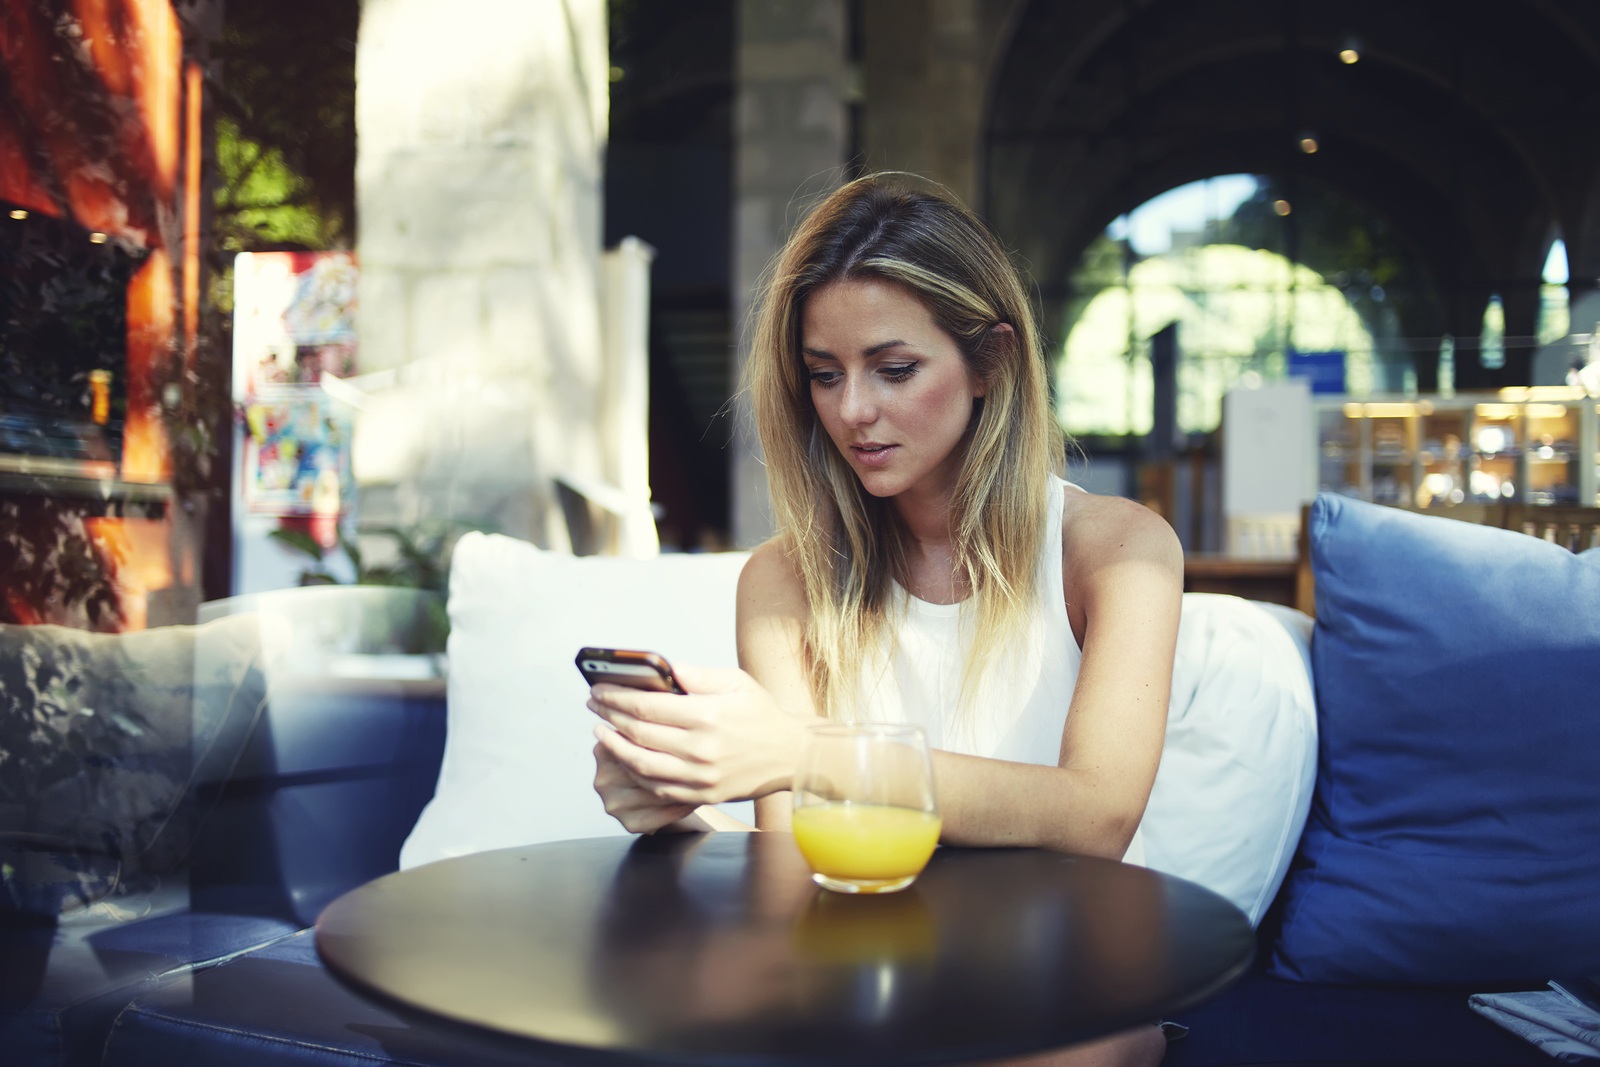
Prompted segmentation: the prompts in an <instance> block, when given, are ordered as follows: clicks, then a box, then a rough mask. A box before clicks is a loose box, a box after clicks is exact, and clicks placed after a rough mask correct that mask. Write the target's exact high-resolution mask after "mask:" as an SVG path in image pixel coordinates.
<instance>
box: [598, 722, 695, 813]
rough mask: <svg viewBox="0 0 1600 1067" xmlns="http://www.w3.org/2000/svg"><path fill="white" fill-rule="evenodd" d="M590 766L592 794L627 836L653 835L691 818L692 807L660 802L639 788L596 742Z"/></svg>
mask: <svg viewBox="0 0 1600 1067" xmlns="http://www.w3.org/2000/svg"><path fill="white" fill-rule="evenodd" d="M602 729H609V727H602ZM594 762H595V772H594V791H595V792H596V793H599V794H600V800H601V802H602V803H603V804H605V807H606V814H607V815H610V816H611V817H612V818H613V819H616V820H617V821H618V822H620V823H621V824H622V825H623V827H624V828H625V829H626V830H627V831H628V832H629V833H635V834H653V833H655V832H656V831H657V830H661V829H664V828H666V827H669V826H671V825H672V824H673V823H676V822H678V821H680V820H682V819H685V818H687V817H688V816H690V815H692V814H694V810H695V805H693V804H678V803H674V802H672V801H670V800H663V799H661V798H660V797H659V796H657V795H656V794H655V793H653V792H652V791H651V790H649V789H646V788H645V787H644V786H642V785H640V784H639V782H638V780H637V779H635V778H634V777H633V775H632V774H630V773H628V769H627V768H626V767H624V766H623V765H622V764H621V763H619V762H618V761H617V758H616V757H615V756H613V755H612V754H611V752H610V750H609V749H607V748H606V746H605V745H603V744H599V743H598V742H597V743H596V744H595V746H594Z"/></svg>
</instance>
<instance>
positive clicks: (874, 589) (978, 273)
mask: <svg viewBox="0 0 1600 1067" xmlns="http://www.w3.org/2000/svg"><path fill="white" fill-rule="evenodd" d="M865 278H876V279H882V280H884V281H888V282H893V283H896V284H898V285H902V286H904V287H905V288H906V289H907V290H909V291H910V292H911V293H912V294H913V295H915V296H916V297H917V298H918V299H919V300H921V301H922V303H923V304H924V305H925V306H926V307H927V309H928V311H929V312H930V313H931V314H932V316H933V319H934V321H935V322H936V323H937V324H938V325H939V327H940V328H941V329H943V330H944V331H945V333H947V334H948V335H949V336H950V337H951V338H953V339H954V340H955V342H956V344H957V345H958V347H959V348H960V350H961V353H962V355H963V357H964V358H965V359H966V361H967V365H968V367H969V368H970V369H971V371H972V372H973V373H974V374H975V375H976V376H977V378H978V380H979V381H981V382H983V383H984V387H985V394H984V396H983V397H982V399H980V400H977V401H975V402H974V405H973V417H972V424H971V426H970V427H969V429H968V432H967V434H966V436H965V437H964V439H963V443H962V445H961V446H959V447H962V448H964V450H965V451H964V455H963V456H962V460H961V464H960V469H959V473H958V474H957V477H956V487H955V494H954V498H953V499H952V501H951V508H950V535H951V542H952V545H953V548H954V560H955V567H956V577H957V581H958V583H964V584H965V586H966V587H967V589H969V590H970V596H971V605H970V608H969V610H971V611H972V612H973V614H972V615H971V616H969V618H970V619H971V620H972V622H973V624H974V629H973V640H972V642H971V644H970V645H969V646H968V647H969V649H970V651H969V653H968V658H967V662H966V663H965V664H964V666H963V673H962V677H963V683H962V687H961V688H962V696H961V706H962V707H963V709H965V708H969V707H970V706H971V704H972V697H973V695H974V693H973V691H972V690H973V689H974V687H975V686H976V684H977V679H978V678H979V677H980V676H981V675H982V673H983V671H984V669H985V668H986V667H987V666H988V665H989V663H990V662H991V661H992V660H993V658H994V656H995V654H996V652H997V651H998V650H999V649H1000V648H1002V647H1004V645H1005V643H1006V641H1007V640H1008V639H1009V638H1010V637H1012V636H1013V635H1015V634H1017V633H1018V632H1019V631H1020V630H1021V628H1022V627H1024V625H1025V622H1026V619H1027V617H1028V614H1029V610H1030V607H1031V604H1032V601H1033V597H1034V595H1035V594H1036V592H1037V590H1036V585H1037V577H1036V568H1037V563H1038V554H1039V546H1040V543H1041V538H1042V537H1043V536H1044V523H1045V517H1046V514H1047V510H1048V496H1047V490H1048V475H1049V474H1050V473H1052V472H1054V473H1057V474H1059V473H1060V472H1061V470H1062V464H1063V460H1064V447H1063V446H1064V441H1063V438H1062V435H1061V433H1060V431H1059V429H1058V428H1057V427H1056V424H1055V421H1054V419H1053V418H1052V416H1051V413H1050V401H1049V391H1048V386H1047V384H1046V377H1045V365H1044V354H1043V351H1042V349H1041V346H1040V340H1039V332H1038V328H1037V325H1036V323H1035V319H1034V314H1033V308H1032V305H1031V304H1030V302H1029V299H1028V294H1027V292H1026V290H1025V289H1024V287H1023V284H1022V280H1021V277H1020V276H1019V273H1018V271H1017V269H1016V268H1015V267H1014V266H1013V265H1012V263H1011V261H1010V259H1009V257H1008V256H1007V255H1006V252H1005V250H1004V249H1003V248H1002V247H1001V246H1000V244H999V242H998V241H997V240H996V239H995V238H994V236H993V234H991V233H990V232H989V230H988V229H987V228H986V227H985V226H984V224H983V223H982V222H981V221H979V219H978V218H977V217H976V216H975V215H973V214H972V212H970V211H969V210H967V209H966V208H965V207H963V206H961V205H960V204H959V203H957V202H955V200H954V199H952V198H950V197H948V196H945V195H943V194H942V193H940V192H936V191H929V190H926V189H922V188H915V187H913V186H912V185H911V184H910V183H908V182H907V181H906V180H905V176H897V175H887V174H876V175H869V176H867V177H864V178H859V179H857V180H855V181H852V182H850V183H848V184H846V185H844V186H843V187H842V188H840V189H838V190H837V191H835V192H834V193H832V194H831V195H829V196H828V197H827V198H826V199H824V200H822V201H821V202H820V203H819V204H818V205H817V206H816V207H815V208H814V209H812V211H811V212H810V214H809V215H808V216H807V217H806V218H805V220H804V221H803V222H802V223H801V224H800V226H799V228H798V229H797V230H796V231H795V232H794V234H793V236H791V237H790V238H789V241H788V243H787V244H786V245H785V246H784V248H783V250H782V251H781V252H780V253H779V255H778V256H777V258H776V259H775V260H774V262H773V264H772V266H771V267H770V268H769V274H768V277H767V279H766V282H765V285H764V287H763V296H762V299H761V303H760V305H759V310H758V313H757V316H756V320H755V332H754V335H753V336H752V338H751V351H750V358H749V360H748V362H747V364H746V388H747V389H748V390H749V392H750V396H751V402H752V408H753V412H754V416H755V421H756V428H757V431H758V432H759V434H760V438H761V444H762V447H763V449H764V450H765V453H766V468H767V480H768V487H769V489H770V491H771V495H772V504H773V512H774V518H775V519H776V522H777V526H778V530H779V533H780V536H781V537H782V538H783V541H784V545H785V549H786V551H787V552H788V554H789V556H790V558H791V559H792V560H793V561H794V563H795V566H796V569H797V570H798V572H799V574H800V576H801V579H802V582H803V584H804V588H805V596H806V602H807V607H808V609H809V611H808V620H807V624H806V629H805V634H804V646H803V652H804V656H805V666H806V670H807V674H808V676H809V680H810V685H811V692H812V696H813V698H814V700H815V701H816V705H817V708H818V710H819V711H820V712H821V713H822V714H824V715H826V716H828V717H829V718H834V719H839V718H850V717H852V715H853V711H854V702H855V701H856V700H857V699H858V698H859V696H860V689H859V688H858V687H859V685H860V681H861V678H862V667H863V664H864V663H866V662H868V657H869V656H870V655H872V654H873V653H874V651H875V650H878V649H884V648H887V647H888V646H887V644H886V638H888V637H890V636H892V632H893V626H894V623H895V620H894V619H892V618H891V617H890V612H889V607H890V605H891V603H892V596H891V593H892V586H893V583H894V582H896V581H898V582H900V583H902V584H905V583H906V581H907V578H908V574H907V566H906V560H907V551H906V550H907V547H908V545H907V538H906V533H905V531H904V529H903V527H902V526H901V524H900V522H899V520H898V516H897V512H896V511H895V508H894V507H893V505H892V503H890V502H889V501H886V500H880V499H878V498H876V497H874V496H872V495H871V494H870V493H867V492H866V491H865V490H864V489H863V488H862V487H861V483H860V480H859V479H858V478H857V477H856V474H855V472H854V471H853V470H852V469H851V467H850V465H849V463H848V462H847V461H846V460H845V459H844V457H843V456H841V455H840V454H839V453H838V451H837V449H836V448H835V447H834V445H833V442H832V441H831V440H830V439H829V437H828V435H827V432H826V431H825V430H824V429H823V427H822V425H821V423H820V421H819V420H818V418H817V414H816V410H815V409H814V407H813V406H812V402H811V389H810V380H809V377H808V375H807V373H806V368H805V365H804V362H803V360H802V357H801V338H800V319H801V313H802V309H803V308H804V305H805V301H806V299H807V298H808V297H809V296H810V295H811V294H812V293H814V292H816V291H817V290H818V289H819V288H821V287H822V286H824V285H828V284H830V283H832V282H837V281H844V280H853V279H865ZM1002 323H1004V324H1007V325H1009V326H1010V328H1011V329H1010V331H1009V332H1008V331H1005V330H997V329H996V327H997V326H999V325H1000V324H1002Z"/></svg>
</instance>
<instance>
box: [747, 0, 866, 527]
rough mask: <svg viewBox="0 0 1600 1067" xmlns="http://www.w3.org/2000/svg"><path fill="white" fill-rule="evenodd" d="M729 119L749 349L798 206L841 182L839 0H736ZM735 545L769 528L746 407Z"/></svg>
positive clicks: (844, 134) (844, 143) (845, 136)
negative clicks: (761, 294) (758, 301)
mask: <svg viewBox="0 0 1600 1067" xmlns="http://www.w3.org/2000/svg"><path fill="white" fill-rule="evenodd" d="M737 17H738V19H739V29H738V38H737V44H736V48H737V51H738V56H737V59H736V64H737V72H738V82H739V84H738V90H737V93H738V95H737V103H736V113H735V119H734V124H735V125H734V139H735V149H734V181H733V196H734V204H733V234H734V236H733V278H732V286H731V288H732V294H733V296H732V299H733V320H732V321H733V323H734V329H735V331H736V336H737V337H738V339H739V347H738V353H739V355H738V361H739V362H738V365H739V366H740V367H741V368H742V367H743V366H744V360H745V357H746V355H747V354H748V351H749V331H750V324H749V322H748V321H747V320H748V317H749V312H750V309H751V305H752V303H753V301H754V298H755V296H756V292H755V289H756V285H757V282H758V280H759V279H760V277H761V274H762V272H763V271H764V270H765V269H766V267H767V264H768V263H769V262H770V261H771V259H772V257H773V255H775V254H776V253H777V251H778V249H779V247H780V246H781V245H782V244H783V241H784V239H785V238H786V237H787V236H788V235H789V232H790V231H791V230H792V229H793V227H794V224H795V223H796V221H798V219H799V218H800V216H801V215H802V214H803V213H804V210H805V208H806V207H807V206H808V205H809V204H811V203H812V202H814V201H815V200H816V199H817V197H819V196H820V195H822V194H824V193H826V192H828V191H829V190H831V189H832V188H834V187H836V186H837V185H838V184H839V182H840V180H841V179H842V178H843V164H844V161H845V155H846V152H847V151H848V144H849V130H848V126H849V124H848V120H847V114H846V107H845V94H846V90H847V87H848V71H847V64H846V57H845V48H846V32H845V25H846V24H845V5H844V2H843V0H740V3H739V7H738V15H737ZM733 438H734V456H733V460H732V464H731V467H732V469H731V472H730V473H731V477H732V488H733V492H732V515H731V516H730V517H731V520H732V527H733V539H734V543H735V544H737V545H739V546H741V547H749V546H751V545H754V544H757V543H759V542H760V541H762V540H763V539H765V538H766V537H767V536H769V535H770V534H771V532H772V518H771V508H770V504H769V501H768V498H767V482H766V476H765V474H764V473H763V471H762V467H761V460H760V454H759V445H758V443H757V441H756V437H755V427H754V426H753V425H752V423H751V421H750V406H749V403H748V401H747V399H746V398H745V397H743V396H742V395H741V396H740V398H739V402H738V404H737V405H736V408H735V427H734V435H733Z"/></svg>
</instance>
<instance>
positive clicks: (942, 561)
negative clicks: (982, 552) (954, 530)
mask: <svg viewBox="0 0 1600 1067" xmlns="http://www.w3.org/2000/svg"><path fill="white" fill-rule="evenodd" d="M895 511H896V514H897V515H898V516H899V519H900V525H901V528H902V531H903V536H904V541H903V542H902V543H903V545H904V547H905V566H906V571H907V573H906V575H905V585H906V591H907V592H909V593H910V594H911V595H912V596H914V597H916V598H917V599H919V600H926V601H929V602H930V603H934V604H954V603H955V602H957V601H959V600H964V599H966V597H967V595H968V593H969V592H970V589H969V588H968V583H967V581H966V580H965V579H964V578H963V577H962V576H961V575H958V574H957V573H956V560H955V540H954V538H953V537H952V536H951V531H950V498H949V497H948V496H943V497H941V498H939V499H937V500H920V501H919V500H914V499H908V498H907V496H905V495H902V496H899V497H896V498H895Z"/></svg>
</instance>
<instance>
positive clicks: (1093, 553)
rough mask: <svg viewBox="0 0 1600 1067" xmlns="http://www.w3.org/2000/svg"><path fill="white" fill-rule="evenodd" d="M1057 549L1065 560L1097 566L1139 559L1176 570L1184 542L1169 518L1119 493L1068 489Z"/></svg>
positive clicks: (1082, 564) (1180, 569) (1181, 560)
mask: <svg viewBox="0 0 1600 1067" xmlns="http://www.w3.org/2000/svg"><path fill="white" fill-rule="evenodd" d="M1061 551H1062V557H1063V560H1064V561H1065V562H1067V563H1068V564H1069V565H1070V564H1073V563H1076V564H1078V565H1080V566H1090V567H1100V566H1104V565H1105V564H1108V563H1113V562H1116V561H1119V560H1127V559H1138V560H1145V561H1149V562H1157V563H1160V564H1162V565H1163V566H1166V567H1170V568H1172V569H1173V570H1174V571H1176V572H1177V573H1179V574H1181V573H1182V570H1183V546H1182V545H1181V544H1180V543H1179V541H1178V535H1177V534H1176V533H1175V532H1174V531H1173V529H1172V526H1171V525H1170V524H1169V523H1168V522H1167V520H1165V519H1163V518H1162V517H1161V516H1160V515H1157V514H1156V513H1155V512H1154V511H1151V510H1150V509H1149V508H1147V507H1145V506H1144V505H1143V504H1141V503H1139V502H1138V501H1136V500H1129V499H1128V498H1126V497H1120V496H1102V495H1100V494H1097V493H1089V492H1082V491H1074V490H1068V492H1067V499H1066V506H1065V507H1063V508H1062V515H1061Z"/></svg>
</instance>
